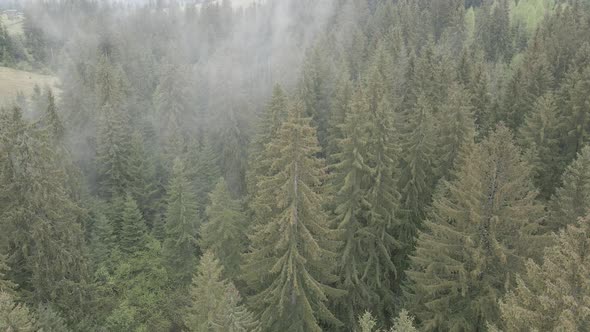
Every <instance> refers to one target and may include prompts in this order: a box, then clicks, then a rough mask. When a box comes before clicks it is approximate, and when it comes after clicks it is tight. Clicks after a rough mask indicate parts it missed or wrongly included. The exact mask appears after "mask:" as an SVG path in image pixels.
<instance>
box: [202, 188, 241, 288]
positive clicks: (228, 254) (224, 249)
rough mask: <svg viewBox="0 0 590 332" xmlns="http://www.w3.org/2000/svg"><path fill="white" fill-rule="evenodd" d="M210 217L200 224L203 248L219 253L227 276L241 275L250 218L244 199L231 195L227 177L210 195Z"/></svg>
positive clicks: (208, 215)
mask: <svg viewBox="0 0 590 332" xmlns="http://www.w3.org/2000/svg"><path fill="white" fill-rule="evenodd" d="M209 197H210V201H211V203H210V204H209V206H208V207H207V211H206V214H207V220H206V221H205V222H204V223H203V225H202V226H201V231H200V239H199V243H200V246H201V250H203V251H206V250H209V251H211V252H212V253H213V254H214V255H215V257H218V259H219V260H220V262H221V264H222V265H223V268H224V270H225V273H226V276H227V277H229V278H231V279H235V278H237V277H238V276H239V267H240V262H241V255H242V253H243V252H245V251H246V250H245V249H246V246H247V238H246V230H247V226H248V225H247V223H246V222H247V220H246V215H245V213H244V212H243V207H242V203H241V202H240V201H239V200H235V199H233V198H232V197H231V195H230V193H229V190H228V189H227V184H226V183H225V180H224V179H223V178H221V179H220V180H219V182H218V183H217V185H216V186H215V189H214V190H213V192H212V193H211V194H210V195H209Z"/></svg>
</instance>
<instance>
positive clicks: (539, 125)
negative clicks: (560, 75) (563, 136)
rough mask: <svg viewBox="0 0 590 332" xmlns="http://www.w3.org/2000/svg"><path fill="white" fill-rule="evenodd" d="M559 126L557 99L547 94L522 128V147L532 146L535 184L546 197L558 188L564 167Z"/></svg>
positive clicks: (541, 98)
mask: <svg viewBox="0 0 590 332" xmlns="http://www.w3.org/2000/svg"><path fill="white" fill-rule="evenodd" d="M559 126H560V124H559V118H558V113H557V105H556V103H555V98H554V97H553V95H552V94H546V95H544V96H542V97H540V98H538V99H537V101H536V102H535V105H534V109H533V111H532V112H531V113H530V114H527V116H526V117H525V121H524V124H523V125H522V127H521V128H520V130H519V136H520V141H521V144H522V146H524V147H525V148H527V149H529V155H530V157H531V158H530V163H531V165H532V166H533V172H534V175H535V184H536V185H537V186H538V187H539V189H540V193H541V197H543V198H545V199H547V198H549V197H550V196H551V194H552V193H553V192H554V191H555V187H557V185H558V182H559V175H560V174H561V170H562V166H561V164H562V160H561V159H562V158H561V157H560V156H559V155H560V150H561V148H560V137H559V132H560V128H559Z"/></svg>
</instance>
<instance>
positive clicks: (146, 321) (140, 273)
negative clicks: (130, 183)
mask: <svg viewBox="0 0 590 332" xmlns="http://www.w3.org/2000/svg"><path fill="white" fill-rule="evenodd" d="M122 208H123V211H122V213H121V215H122V217H121V222H122V225H121V234H120V235H119V240H118V249H119V251H120V253H121V254H120V255H114V257H113V258H112V259H113V260H114V262H115V263H116V266H115V269H114V272H113V276H112V280H114V286H115V288H114V291H115V294H117V297H116V300H117V302H118V303H116V305H115V307H114V308H113V310H112V311H111V313H110V315H109V316H108V317H106V319H105V323H104V324H105V327H106V328H107V329H108V330H109V331H116V332H124V331H141V330H142V329H143V330H145V329H147V328H148V327H149V329H151V330H154V331H163V330H167V329H169V328H170V321H169V319H168V317H169V315H168V313H167V312H166V309H167V307H166V305H165V301H166V300H167V295H168V294H167V292H166V288H167V287H168V285H169V284H170V282H169V280H168V278H167V274H166V271H165V269H164V268H163V267H162V265H161V263H160V257H161V254H162V253H161V249H160V245H159V243H158V242H157V241H156V240H155V239H153V238H152V237H151V236H150V235H149V234H148V233H147V227H146V224H145V221H144V220H143V217H142V216H141V211H140V210H139V207H138V206H137V203H136V202H135V200H134V199H133V197H132V196H131V194H127V195H126V197H125V200H124V204H123V207H122Z"/></svg>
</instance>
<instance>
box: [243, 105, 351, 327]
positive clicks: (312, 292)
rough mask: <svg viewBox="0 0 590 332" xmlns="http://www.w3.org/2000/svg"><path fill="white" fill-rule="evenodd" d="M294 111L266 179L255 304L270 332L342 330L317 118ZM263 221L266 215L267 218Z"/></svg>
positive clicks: (251, 267)
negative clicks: (331, 302) (333, 306)
mask: <svg viewBox="0 0 590 332" xmlns="http://www.w3.org/2000/svg"><path fill="white" fill-rule="evenodd" d="M302 113H303V110H302V107H301V105H299V104H295V105H293V106H292V108H291V110H290V112H289V116H288V118H287V120H286V122H285V123H284V124H283V125H282V126H281V129H280V131H279V134H278V135H277V138H276V139H275V140H274V141H273V142H271V143H270V144H269V145H267V149H268V156H269V158H273V159H274V161H273V163H272V166H271V173H270V175H267V176H263V177H261V179H260V181H258V194H257V196H256V197H255V198H254V199H255V201H256V206H257V207H258V208H259V209H262V210H264V211H261V212H262V213H260V214H258V211H256V213H257V220H256V224H255V226H254V229H253V233H252V235H251V237H250V240H251V241H252V245H251V248H250V252H249V253H248V254H247V255H246V263H245V265H244V267H243V271H244V272H245V274H244V277H245V278H246V280H247V282H248V285H249V286H250V288H251V289H252V290H253V291H254V292H255V295H253V296H252V297H251V301H252V306H253V308H255V309H256V311H257V312H258V313H259V315H260V321H261V324H262V327H263V329H268V330H281V331H301V330H305V331H320V330H321V328H320V322H322V323H325V324H330V325H334V326H337V325H339V323H340V322H339V321H338V320H337V319H336V318H335V317H334V315H333V314H332V313H331V312H330V311H329V309H328V308H327V303H326V302H327V301H328V299H330V298H332V297H334V296H337V295H341V294H342V291H340V290H337V289H334V288H332V287H331V286H330V285H331V284H333V283H334V282H335V281H336V280H337V277H336V276H335V275H333V274H332V271H333V270H334V263H335V255H334V253H333V250H334V247H335V244H336V243H337V242H336V241H335V239H336V237H337V236H336V234H335V233H334V231H333V230H331V229H330V228H329V226H328V222H327V218H326V214H325V212H324V211H323V210H322V201H323V199H324V197H322V191H323V180H324V169H323V161H322V160H321V159H318V158H317V157H316V154H317V153H318V152H319V151H320V148H319V145H318V142H317V137H316V134H315V130H314V129H313V128H312V127H311V126H310V119H309V118H305V117H304V115H303V114H302ZM259 216H263V218H260V217H259Z"/></svg>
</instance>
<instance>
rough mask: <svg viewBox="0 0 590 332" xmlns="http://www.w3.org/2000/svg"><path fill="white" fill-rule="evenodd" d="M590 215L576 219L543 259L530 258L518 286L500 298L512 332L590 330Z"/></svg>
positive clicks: (504, 320) (504, 321) (504, 324)
mask: <svg viewBox="0 0 590 332" xmlns="http://www.w3.org/2000/svg"><path fill="white" fill-rule="evenodd" d="M589 225H590V218H588V217H585V218H581V219H579V220H578V221H570V223H569V224H568V225H567V227H565V228H563V229H562V230H561V231H560V232H559V234H557V235H554V241H555V245H553V246H551V247H548V248H547V249H546V250H545V255H544V258H543V264H537V263H536V262H534V261H533V260H528V261H527V263H526V273H525V274H523V275H522V276H519V277H517V285H516V288H515V289H514V290H512V291H510V292H508V294H506V296H505V297H504V298H503V299H502V300H501V301H500V310H501V313H502V322H501V324H499V325H500V326H502V327H503V328H505V330H506V331H586V330H588V329H590V260H589V258H590V255H589V248H590V228H589V227H590V226H589Z"/></svg>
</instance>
